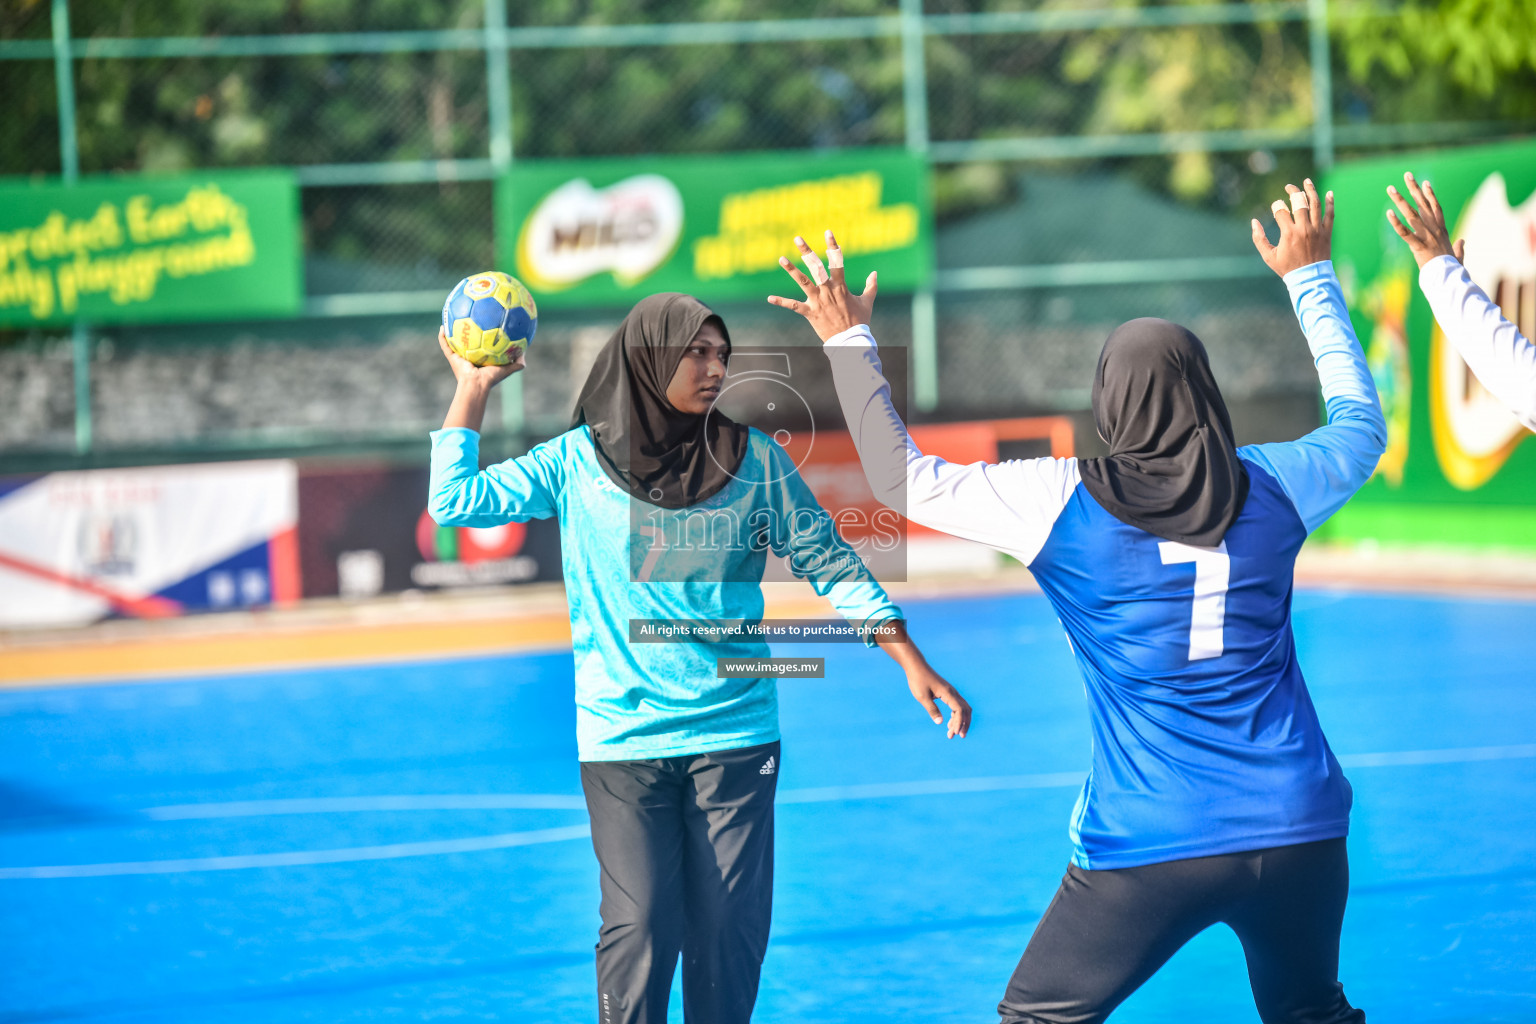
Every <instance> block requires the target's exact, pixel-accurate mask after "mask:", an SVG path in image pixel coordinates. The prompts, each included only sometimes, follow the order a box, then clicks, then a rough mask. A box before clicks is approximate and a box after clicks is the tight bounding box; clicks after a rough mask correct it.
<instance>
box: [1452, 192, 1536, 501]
mask: <svg viewBox="0 0 1536 1024" xmlns="http://www.w3.org/2000/svg"><path fill="white" fill-rule="evenodd" d="M1451 237H1452V238H1457V237H1464V238H1466V240H1467V258H1466V267H1467V273H1468V274H1469V275H1471V277H1472V280H1473V281H1475V282H1477V284H1478V285H1479V286H1480V287H1481V288H1482V289H1483V290H1484V291H1485V292H1487V293H1488V296H1489V298H1491V299H1493V301H1494V302H1495V303H1497V304H1498V306H1499V308H1500V309H1501V310H1502V311H1503V313H1504V316H1505V317H1506V318H1507V319H1509V320H1510V321H1511V322H1512V323H1514V324H1516V325H1517V326H1518V327H1519V328H1520V330H1521V331H1522V332H1524V333H1525V336H1526V337H1528V338H1529V337H1533V336H1536V194H1533V195H1531V196H1530V197H1528V198H1527V199H1526V201H1525V202H1524V203H1522V204H1521V205H1520V206H1519V207H1511V206H1510V205H1509V192H1508V190H1507V188H1506V186H1505V184H1504V176H1503V175H1502V174H1499V173H1497V172H1495V173H1493V174H1490V175H1489V176H1488V177H1487V178H1486V179H1484V181H1483V183H1482V185H1481V186H1480V187H1479V188H1478V190H1477V192H1476V194H1475V195H1473V196H1472V199H1471V200H1470V201H1469V202H1468V203H1467V205H1466V208H1465V209H1464V210H1463V211H1462V214H1461V220H1460V223H1459V224H1458V225H1457V226H1456V230H1455V231H1454V232H1453V233H1452V235H1451ZM1429 395H1430V398H1429V419H1430V426H1431V428H1432V430H1433V433H1434V439H1435V454H1436V456H1438V458H1439V460H1440V468H1441V469H1442V470H1443V471H1444V473H1445V477H1446V479H1447V480H1449V481H1450V482H1451V483H1452V484H1453V485H1454V486H1456V487H1459V488H1461V489H1462V490H1464V491H1470V490H1475V489H1477V488H1479V487H1481V486H1483V484H1485V483H1487V482H1488V481H1489V480H1490V479H1492V478H1493V475H1494V474H1495V473H1497V472H1498V471H1499V468H1500V467H1501V466H1503V465H1504V462H1505V460H1507V459H1508V458H1509V456H1510V453H1511V452H1513V451H1514V450H1515V448H1516V447H1517V446H1518V445H1519V444H1520V442H1521V441H1523V440H1525V438H1526V437H1528V436H1530V434H1529V432H1528V431H1527V430H1526V429H1525V428H1524V427H1523V426H1521V425H1520V422H1519V421H1518V420H1516V419H1515V417H1514V416H1513V415H1512V414H1511V413H1510V412H1509V410H1508V409H1506V408H1505V407H1504V404H1503V403H1502V402H1500V401H1499V400H1498V399H1496V398H1494V397H1493V396H1492V395H1491V394H1489V393H1488V391H1487V389H1486V388H1484V387H1483V386H1482V384H1481V383H1479V382H1478V380H1477V378H1476V377H1474V376H1473V375H1472V373H1471V371H1470V370H1469V369H1468V368H1467V364H1466V362H1465V361H1464V360H1463V359H1462V358H1461V356H1460V354H1459V353H1457V351H1456V347H1455V346H1454V345H1451V344H1450V343H1448V342H1447V341H1446V340H1445V335H1444V334H1443V333H1441V331H1440V327H1439V325H1438V324H1436V325H1435V328H1434V333H1433V334H1432V335H1431V342H1430V352H1429Z"/></svg>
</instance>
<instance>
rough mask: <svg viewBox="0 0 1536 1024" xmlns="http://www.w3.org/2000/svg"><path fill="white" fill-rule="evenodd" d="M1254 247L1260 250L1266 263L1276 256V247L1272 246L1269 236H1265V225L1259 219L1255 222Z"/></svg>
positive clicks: (1255, 219)
mask: <svg viewBox="0 0 1536 1024" xmlns="http://www.w3.org/2000/svg"><path fill="white" fill-rule="evenodd" d="M1253 247H1254V248H1255V249H1257V250H1259V255H1260V256H1262V257H1264V260H1265V262H1268V261H1269V259H1270V257H1272V256H1274V254H1275V247H1274V246H1273V245H1271V244H1270V242H1269V236H1268V235H1266V234H1264V225H1263V224H1260V223H1259V221H1258V218H1257V217H1255V218H1254V221H1253Z"/></svg>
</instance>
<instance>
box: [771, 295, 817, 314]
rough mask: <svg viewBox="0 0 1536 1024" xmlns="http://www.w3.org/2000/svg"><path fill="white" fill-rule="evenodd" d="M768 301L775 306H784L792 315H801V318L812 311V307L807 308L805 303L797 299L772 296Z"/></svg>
mask: <svg viewBox="0 0 1536 1024" xmlns="http://www.w3.org/2000/svg"><path fill="white" fill-rule="evenodd" d="M768 301H769V302H771V303H773V304H774V305H775V306H783V307H784V308H785V309H787V310H789V311H790V312H791V313H799V314H800V315H801V316H806V315H808V314H809V313H810V311H811V307H810V306H807V305H806V304H805V303H803V302H800V301H798V300H796V299H786V298H784V297H783V296H781V295H770V296H768Z"/></svg>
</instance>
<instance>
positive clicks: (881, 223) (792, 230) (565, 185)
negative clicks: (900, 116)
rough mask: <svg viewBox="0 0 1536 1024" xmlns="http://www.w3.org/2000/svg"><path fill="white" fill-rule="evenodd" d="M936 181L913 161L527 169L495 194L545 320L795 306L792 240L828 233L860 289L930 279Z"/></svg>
mask: <svg viewBox="0 0 1536 1024" xmlns="http://www.w3.org/2000/svg"><path fill="white" fill-rule="evenodd" d="M928 193H929V189H928V169H927V165H926V164H925V163H924V162H923V161H922V160H920V159H918V158H916V157H914V156H912V155H910V154H908V153H906V152H905V151H902V150H885V149H869V150H852V151H847V152H842V153H836V154H819V153H775V154H742V155H738V156H711V157H644V158H638V157H632V158H624V159H602V160H573V161H542V160H534V161H525V162H519V163H516V164H514V165H513V167H512V169H511V171H509V172H508V173H507V174H506V175H505V176H503V177H502V178H501V179H500V180H498V182H497V186H496V227H497V231H496V235H497V253H496V257H497V265H498V266H499V267H500V268H501V269H503V270H506V271H508V272H509V273H512V274H515V275H516V276H517V277H518V278H520V279H521V280H522V281H523V283H524V284H526V285H527V286H528V287H529V288H530V289H531V290H532V291H533V293H534V297H535V298H536V299H537V300H538V302H539V305H540V307H541V308H556V307H570V306H580V305H610V306H612V305H628V304H630V303H632V302H635V301H637V300H638V299H641V298H643V297H644V296H646V295H650V294H652V293H654V292H665V291H680V292H689V293H692V294H694V295H697V296H698V297H699V298H701V299H703V300H704V301H705V302H711V301H727V300H745V299H761V298H763V297H765V296H767V295H769V294H774V293H777V294H781V295H795V294H798V292H797V290H796V289H795V286H794V283H793V282H792V281H790V280H789V278H788V276H786V275H785V273H784V271H783V270H782V269H780V267H779V264H778V260H779V257H780V256H795V255H796V252H795V247H794V242H793V239H794V236H795V235H797V234H798V235H802V236H804V237H805V238H806V240H807V241H809V242H810V243H811V244H812V246H813V247H815V248H816V249H817V250H818V251H820V250H821V249H822V248H823V242H822V232H823V231H824V230H825V229H827V228H831V229H832V230H833V231H834V232H836V234H837V239H838V242H839V244H840V245H841V246H842V249H843V251H844V254H845V255H846V257H847V259H848V262H849V268H850V273H852V274H853V275H854V276H855V277H856V279H857V282H858V284H857V285H856V286H855V287H856V288H857V287H861V286H862V282H863V279H864V277H865V276H866V275H867V274H868V273H869V271H871V270H878V271H879V272H880V286H881V288H882V289H887V290H891V291H903V290H912V289H914V288H918V287H921V286H923V285H925V284H927V283H928V281H929V280H930V278H931V276H932V273H933V252H932V242H931V239H932V233H933V232H932V225H931V219H932V218H931V212H930V203H929V197H928Z"/></svg>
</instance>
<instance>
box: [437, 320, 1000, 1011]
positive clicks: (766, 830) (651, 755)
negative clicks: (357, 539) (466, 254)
mask: <svg viewBox="0 0 1536 1024" xmlns="http://www.w3.org/2000/svg"><path fill="white" fill-rule="evenodd" d="M439 341H440V343H441V344H442V348H443V353H444V355H445V356H447V358H448V362H449V364H450V366H452V368H453V374H454V377H455V378H456V380H457V382H458V386H457V389H456V390H455V392H454V397H453V404H452V406H451V407H450V409H449V411H448V417H447V419H446V420H445V421H444V423H443V429H442V430H440V431H436V432H434V433H433V435H432V477H431V498H430V502H429V505H428V508H429V509H430V511H431V513H432V517H433V518H434V519H435V520H436V521H437V522H438V523H441V524H444V525H450V524H451V525H458V526H493V525H497V524H501V523H507V522H526V521H527V520H529V519H539V518H548V517H550V516H557V517H558V518H559V520H560V537H561V547H562V561H563V569H564V574H565V586H566V599H567V601H568V603H569V605H570V617H571V640H572V648H573V654H574V657H575V663H576V709H577V719H576V739H577V751H578V756H579V758H580V761H581V780H582V789H583V791H584V792H585V794H586V799H587V807H588V810H589V812H590V815H591V819H592V845H593V848H594V849H595V850H596V852H597V858H598V862H599V864H600V866H601V871H602V874H601V881H602V908H601V909H602V927H601V929H600V931H599V933H598V943H597V982H598V1019H599V1020H600V1021H602V1024H621V1022H633V1024H645V1022H653V1024H660V1022H664V1021H666V1019H667V999H668V995H669V992H670V990H671V985H672V976H673V973H674V972H675V969H676V964H677V959H678V955H679V953H681V954H682V957H683V1011H684V1017H685V1019H686V1020H688V1021H690V1022H696V1024H736V1022H740V1024H745V1022H746V1021H747V1020H748V1018H749V1017H750V1016H751V1012H752V1005H753V1003H754V1001H755V999H756V996H757V986H758V976H759V973H760V970H761V966H762V960H763V954H764V952H765V950H766V948H767V942H768V925H769V911H770V907H771V897H772V880H773V797H774V788H775V783H776V782H777V780H778V770H779V766H780V758H781V755H780V751H779V728H778V704H777V690H776V685H775V682H774V680H773V678H772V677H771V676H770V675H764V674H763V672H764V670H768V671H770V672H771V670H772V667H771V666H769V665H766V664H765V665H763V666H762V667H760V668H757V669H756V670H752V669H748V670H747V671H746V672H745V673H744V674H742V673H733V672H730V671H728V670H727V660H728V659H730V660H734V661H736V662H737V663H745V664H748V665H750V664H751V663H753V662H759V661H764V662H765V661H766V659H767V657H768V654H769V649H768V646H767V644H765V643H763V642H762V641H761V640H760V639H752V638H750V637H743V636H741V635H735V636H726V637H724V638H720V639H715V640H713V641H702V640H697V639H683V640H673V641H672V642H649V641H650V640H652V639H655V638H656V637H657V636H658V635H664V633H665V630H659V629H650V630H648V629H647V628H646V627H647V625H648V624H649V625H650V626H652V627H655V626H671V627H677V626H679V625H680V626H682V627H683V628H685V629H691V628H696V627H701V626H706V627H707V626H711V625H723V624H729V623H733V622H747V623H753V622H757V621H759V620H761V619H762V615H763V595H762V587H761V582H762V578H763V572H764V569H765V566H766V561H767V554H768V552H769V551H770V550H771V551H773V552H774V553H775V554H776V555H779V556H782V557H785V558H787V559H788V561H789V564H790V567H791V568H792V569H793V570H794V571H795V572H796V573H797V574H798V575H800V576H801V577H802V578H804V579H806V580H807V581H808V582H809V583H810V584H811V585H812V587H813V588H815V590H816V592H817V593H818V594H821V595H823V596H825V597H827V598H828V599H829V600H830V601H831V602H832V604H833V606H834V607H835V608H836V609H837V610H838V612H840V613H841V614H842V615H843V616H844V617H845V618H847V619H848V620H850V622H854V623H858V624H859V625H860V626H861V627H876V626H879V627H880V628H879V629H873V628H869V629H865V631H864V632H865V637H866V640H865V642H866V643H868V644H871V645H873V644H876V643H878V644H879V646H880V647H881V648H882V649H884V650H885V651H886V652H887V653H888V654H889V655H890V656H891V657H892V658H893V659H895V660H896V662H897V663H898V664H900V665H901V667H902V669H903V670H904V671H905V672H906V676H907V685H908V688H909V689H910V690H911V692H912V695H913V696H914V697H915V698H916V699H917V700H918V702H919V703H921V704H922V705H923V707H924V708H925V709H926V710H927V712H928V714H929V716H930V717H931V718H932V719H933V720H934V721H935V722H942V721H943V718H942V716H941V714H940V712H939V709H938V706H937V704H936V703H935V701H943V702H944V703H945V704H946V705H948V707H949V709H950V716H949V724H948V733H949V735H950V736H957V735H958V736H964V735H965V732H966V729H967V728H968V727H969V722H970V713H971V712H970V707H969V706H968V705H967V704H966V703H965V701H964V700H963V699H961V697H960V695H959V694H958V693H957V692H956V691H955V689H954V687H952V686H950V685H949V683H947V682H945V681H944V679H942V678H941V677H940V676H939V675H937V674H936V673H935V672H934V671H933V670H932V669H931V668H930V667H929V666H928V664H927V662H926V661H925V660H924V658H923V656H922V653H921V652H920V651H919V650H918V649H917V647H916V645H914V644H913V643H912V642H911V641H910V639H909V638H908V637H907V633H906V629H905V626H904V624H903V623H902V621H901V612H900V609H898V608H897V607H896V606H895V605H894V604H892V603H891V601H890V599H889V598H888V597H887V596H886V594H885V592H884V590H882V589H881V587H880V586H879V584H877V583H876V582H875V581H874V579H873V578H872V577H871V576H870V574H869V572H868V570H867V569H866V568H865V566H864V564H863V562H862V561H860V559H859V558H858V556H857V554H856V553H855V552H854V551H853V549H852V548H851V547H849V546H848V545H847V544H846V543H845V542H844V541H843V540H842V539H841V537H840V536H839V535H838V533H837V531H836V529H835V527H834V526H833V523H832V520H831V518H830V517H829V516H828V515H827V513H826V512H825V511H824V510H823V509H822V508H821V506H820V505H819V504H817V501H816V498H815V497H814V496H813V495H812V494H811V492H810V490H809V489H808V488H807V487H806V486H805V484H804V482H803V481H802V480H801V479H800V476H799V474H798V473H797V472H796V471H795V467H794V463H793V462H792V461H791V460H790V458H789V456H788V455H787V454H786V453H785V452H784V450H783V449H782V448H781V447H780V446H779V445H778V444H776V443H775V442H774V441H773V440H771V439H770V438H769V437H768V436H767V435H765V434H763V433H762V432H761V431H758V430H755V429H751V428H748V427H746V426H743V425H742V424H739V423H735V422H734V421H732V420H730V419H729V418H728V417H726V416H724V415H722V414H721V413H720V412H719V411H718V410H716V409H714V402H715V400H716V398H717V397H718V396H719V393H720V387H721V382H722V381H723V379H724V377H725V368H726V362H727V360H728V359H729V358H730V351H731V348H730V345H731V343H730V336H729V334H728V333H727V332H726V329H725V323H724V322H723V321H722V320H721V319H720V318H719V317H718V316H716V315H715V314H714V313H712V312H711V311H710V310H709V308H708V307H706V306H705V305H704V304H703V303H701V302H699V301H698V300H697V299H695V298H693V297H692V296H688V295H680V294H675V293H667V294H662V295H653V296H651V297H650V298H647V299H645V300H643V301H641V302H640V303H639V304H638V305H636V306H635V308H634V309H633V310H632V311H631V312H630V314H629V316H627V317H626V318H625V319H624V322H623V324H621V325H620V327H619V329H618V331H616V332H615V333H614V335H613V337H612V338H611V339H610V340H609V342H608V344H607V345H606V346H605V347H604V349H603V351H602V352H601V354H600V355H599V357H598V360H597V363H596V365H595V366H594V367H593V369H592V372H591V375H590V376H589V377H588V379H587V383H586V386H585V387H584V388H583V390H582V392H581V397H580V399H579V400H578V402H577V408H576V413H575V416H574V423H573V425H572V427H571V429H570V430H568V431H566V432H565V433H563V434H561V435H559V436H558V437H555V438H552V439H551V440H549V441H546V442H544V443H543V444H540V445H538V446H536V447H534V448H533V449H532V450H531V451H529V452H528V454H526V455H523V456H521V457H519V458H516V459H510V460H508V461H506V462H503V463H501V464H500V465H496V466H492V467H490V468H489V469H486V470H483V471H482V470H480V469H479V434H478V430H479V428H480V424H481V420H482V419H483V417H484V414H485V404H486V397H487V395H488V394H489V393H490V390H491V388H492V387H494V386H495V385H496V384H497V383H499V382H500V381H502V380H504V379H505V378H506V377H508V376H509V375H510V374H512V373H515V372H517V371H518V370H520V369H522V365H523V364H522V357H519V359H518V361H517V362H515V363H513V364H511V365H508V366H500V367H498V366H483V367H476V366H472V365H471V364H470V363H468V362H466V361H465V360H463V359H461V358H460V357H458V356H457V355H455V354H453V352H452V351H451V350H450V349H449V347H448V345H447V340H446V339H445V338H442V337H440V338H439Z"/></svg>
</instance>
